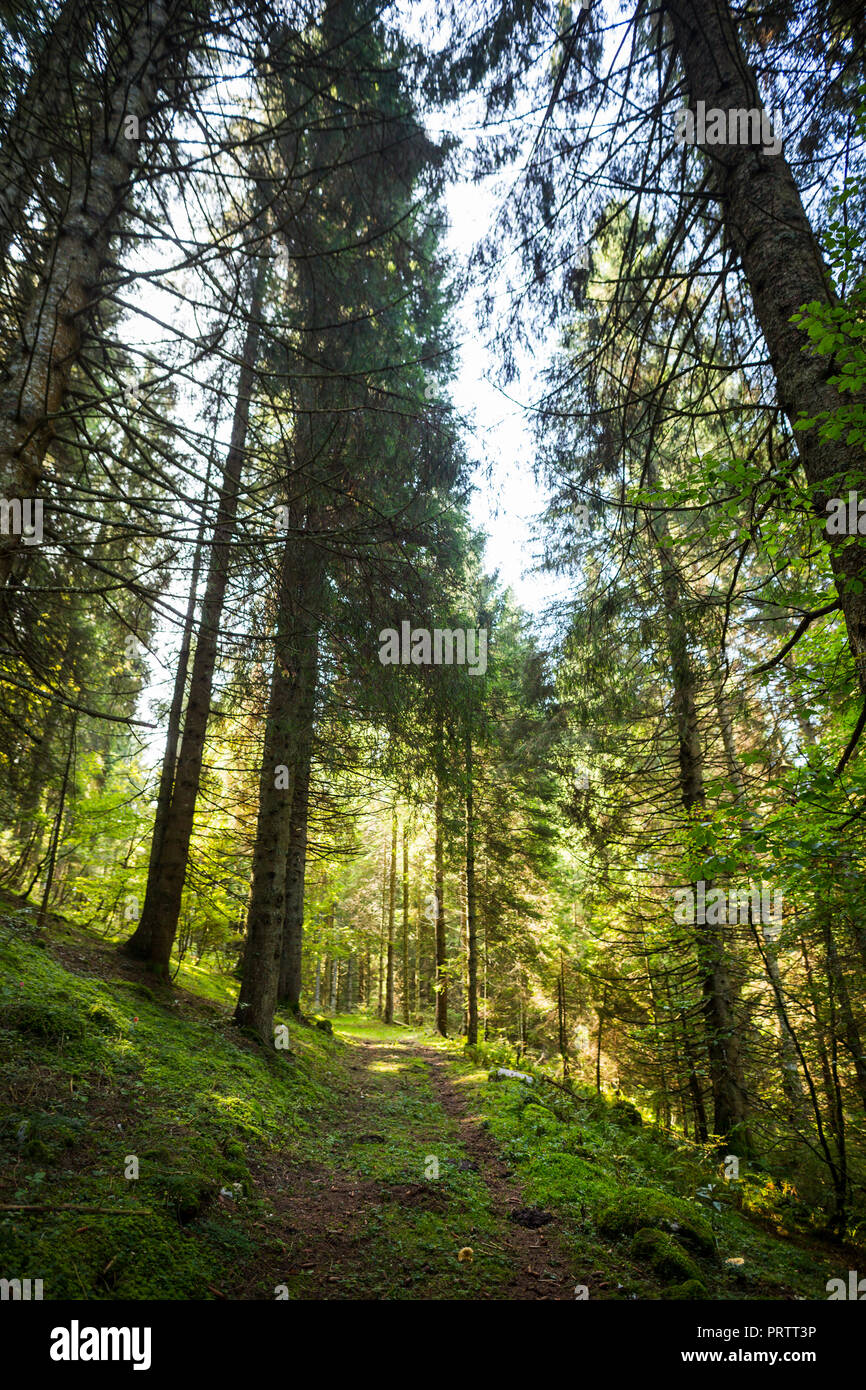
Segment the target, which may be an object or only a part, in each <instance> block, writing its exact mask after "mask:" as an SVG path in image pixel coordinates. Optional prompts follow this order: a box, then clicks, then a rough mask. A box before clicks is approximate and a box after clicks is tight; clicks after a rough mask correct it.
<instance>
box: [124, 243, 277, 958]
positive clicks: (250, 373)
mask: <svg viewBox="0 0 866 1390" xmlns="http://www.w3.org/2000/svg"><path fill="white" fill-rule="evenodd" d="M266 272H267V261H266V258H265V256H264V255H262V256H261V257H260V258H259V262H258V265H257V267H256V269H255V272H254V278H253V286H252V292H251V296H250V308H249V317H248V320H247V331H246V339H245V342H244V347H243V354H242V361H241V370H240V374H239V376H238V390H237V400H236V404H235V412H234V419H233V422H232V434H231V442H230V445H229V450H228V453H227V455H226V462H225V469H224V471H223V478H222V484H221V487H220V492H219V499H218V502H217V516H216V524H215V526H214V534H213V543H212V546H211V552H210V562H209V565H208V576H207V583H206V585H205V594H204V601H203V603H202V613H201V624H200V627H199V632H198V641H197V643H196V649H195V657H194V659H193V664H192V677H191V679H190V687H189V699H188V701H187V707H186V718H185V720H184V729H183V739H182V741H181V746H180V754H179V756H178V759H177V769H176V772H175V778H174V787H173V789H172V796H171V805H170V807H169V809H168V812H167V814H166V817H165V829H164V832H163V835H162V842H161V846H160V855H159V863H158V865H157V866H154V872H153V877H152V879H151V877H150V876H149V877H148V886H147V894H146V897H145V901H144V907H143V909H142V914H141V921H140V922H139V924H138V927H137V929H136V931H135V932H134V933H133V935H132V936H131V937H130V939H129V941H128V942H127V943H126V945H125V947H124V948H123V949H124V950H125V951H126V952H127V954H129V955H131V956H135V957H137V958H139V959H149V960H150V961H151V962H152V964H153V966H154V968H155V969H156V970H157V971H158V973H160V974H161V975H163V976H164V977H166V978H167V976H168V964H169V960H170V959H171V948H172V945H173V943H174V938H175V933H176V932H177V922H178V917H179V916H180V905H181V899H182V897H183V885H184V882H185V879H186V869H187V862H188V860H189V845H190V840H191V838H192V827H193V820H194V817H195V807H196V801H197V799H198V790H199V784H200V782H201V768H202V758H203V756H204V742H205V734H206V732H207V724H208V718H209V716H210V708H211V695H212V691H213V680H214V670H215V667H216V657H217V646H218V640H219V630H220V622H221V619H222V611H223V604H224V601H225V593H226V587H227V585H228V575H229V564H230V557H231V543H232V537H233V534H234V528H235V520H236V516H237V504H238V490H239V487H240V480H241V471H242V466H243V460H244V452H245V447H246V438H247V427H248V424H249V416H250V405H251V401H252V392H253V381H254V376H255V369H256V361H257V358H258V348H259V334H260V326H261V310H262V298H263V294H264V286H265V276H266ZM287 559H288V557H287V556H286V555H285V554H284V570H285V569H286V564H287ZM272 694H273V687H272ZM270 780H271V782H272V783H273V771H272V772H271V774H270Z"/></svg>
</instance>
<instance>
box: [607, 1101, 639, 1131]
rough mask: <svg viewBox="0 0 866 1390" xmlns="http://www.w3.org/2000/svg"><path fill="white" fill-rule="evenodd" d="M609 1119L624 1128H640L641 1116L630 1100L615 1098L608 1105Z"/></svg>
mask: <svg viewBox="0 0 866 1390" xmlns="http://www.w3.org/2000/svg"><path fill="white" fill-rule="evenodd" d="M610 1119H611V1120H612V1121H613V1123H614V1124H615V1125H620V1126H622V1127H623V1128H625V1129H640V1127H641V1125H642V1124H643V1116H642V1115H641V1113H640V1111H639V1110H638V1108H637V1106H635V1105H632V1103H631V1101H630V1100H616V1101H614V1103H613V1105H612V1106H611V1107H610Z"/></svg>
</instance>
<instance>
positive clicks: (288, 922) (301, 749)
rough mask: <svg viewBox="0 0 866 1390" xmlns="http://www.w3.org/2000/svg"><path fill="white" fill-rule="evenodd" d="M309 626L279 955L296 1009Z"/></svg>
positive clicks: (315, 641)
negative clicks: (281, 942) (281, 941)
mask: <svg viewBox="0 0 866 1390" xmlns="http://www.w3.org/2000/svg"><path fill="white" fill-rule="evenodd" d="M308 621H309V619H308ZM312 627H313V630H312V631H311V633H310V634H309V635H308V636H307V638H306V640H304V639H302V647H303V663H302V666H301V669H300V671H299V675H298V679H299V681H300V682H301V683H302V690H301V693H300V709H299V713H298V722H299V725H300V733H299V736H298V743H297V753H296V759H295V768H294V774H293V782H294V790H293V795H292V813H291V818H290V821H289V851H288V855H287V857H286V907H285V916H284V918H283V944H282V950H281V955H280V982H279V998H280V999H281V1000H283V1001H284V1002H285V1003H286V1004H288V1006H289V1007H290V1008H291V1009H293V1010H295V1011H297V1009H298V1007H299V1005H300V999H301V973H302V971H301V967H302V961H303V936H304V882H305V878H306V868H307V825H308V821H309V814H310V771H311V765H312V757H313V721H314V714H315V706H316V684H317V680H318V655H319V632H318V628H317V627H316V626H315V624H313V625H312Z"/></svg>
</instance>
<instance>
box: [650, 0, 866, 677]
mask: <svg viewBox="0 0 866 1390" xmlns="http://www.w3.org/2000/svg"><path fill="white" fill-rule="evenodd" d="M665 9H666V12H667V13H668V14H669V15H670V18H671V21H672V23H673V28H674V35H675V41H676V46H677V49H678V51H679V54H680V57H681V59H682V64H683V68H684V71H685V76H686V82H687V86H688V92H689V98H690V101H691V104H692V105H693V106H695V105H696V103H697V102H698V101H704V102H706V105H707V108H710V107H716V108H721V109H725V110H733V109H743V108H745V109H747V110H748V109H757V110H762V109H763V108H762V104H761V99H760V96H759V93H758V86H757V82H756V80H755V75H754V73H753V72H752V70H751V68H750V66H749V64H748V62H747V60H746V55H745V53H744V51H743V46H742V44H741V42H740V38H739V34H738V33H737V28H736V24H735V21H734V18H733V15H732V14H731V10H730V7H729V5H728V3H727V0H668V3H667V4H666V6H665ZM704 153H705V155H706V157H707V158H708V159H709V160H710V162H711V164H712V169H713V175H714V183H713V187H714V195H715V198H716V200H717V202H718V205H719V211H720V214H721V218H722V222H723V225H724V228H725V232H726V234H727V237H728V238H729V240H730V243H731V245H732V246H733V248H734V250H735V251H736V253H737V255H738V257H739V259H740V262H741V264H742V267H743V273H744V275H745V278H746V281H747V283H748V285H749V289H750V291H751V295H752V301H753V304H754V308H755V316H756V318H757V320H758V323H759V324H760V326H761V330H762V332H763V334H764V339H765V341H766V344H767V348H768V351H769V354H770V361H771V363H772V367H773V371H774V372H775V376H776V383H777V390H778V396H779V402H780V404H781V406H782V409H783V410H784V412H785V414H786V416H787V417H788V420H789V421H790V423H791V424H792V425H793V423H794V422H795V420H796V419H797V416H798V414H799V413H800V412H801V411H805V412H806V413H807V414H808V415H814V414H817V413H818V412H820V411H825V410H827V411H831V412H833V411H836V410H838V409H839V407H840V405H842V404H843V403H845V404H848V405H850V404H851V401H852V397H851V394H850V393H846V395H845V397H844V401H843V398H842V397H840V395H839V393H838V391H837V390H836V388H835V386H832V385H831V384H830V382H829V380H828V377H830V376H833V375H835V374H836V373H837V371H838V368H837V367H836V365H835V363H834V361H833V359H832V358H827V357H819V356H816V355H813V353H812V352H811V351H808V350H807V351H804V348H807V345H808V339H807V336H806V334H805V333H804V332H803V331H802V330H801V329H800V328H797V327H795V326H794V324H792V323H791V317H792V315H793V314H794V313H796V311H797V310H798V309H799V308H800V307H801V306H802V305H804V304H806V303H812V302H817V303H818V304H820V305H823V306H831V305H833V304H835V303H836V297H835V295H834V293H833V290H832V282H831V278H830V274H829V271H828V269H827V266H826V265H825V263H824V260H823V258H822V256H821V251H820V248H819V246H818V242H817V240H816V238H815V236H814V233H813V231H812V228H811V226H810V224H809V220H808V218H807V216H806V212H805V209H804V207H803V203H802V199H801V198H800V193H799V190H798V188H797V185H796V182H795V180H794V176H793V173H792V172H791V168H790V165H789V164H788V162H787V160H786V159H785V156H784V152H781V153H779V154H777V155H765V154H764V152H763V149H761V148H760V147H758V146H739V145H713V146H708V147H707V148H706V149H705V151H704ZM796 439H797V448H798V451H799V455H800V459H801V461H802V464H803V471H804V473H805V475H806V480H807V482H808V483H809V484H810V486H812V487H813V488H814V489H815V506H816V510H817V511H819V512H820V513H821V514H824V513H825V504H826V501H827V499H828V497H831V496H843V495H844V491H837V489H838V488H841V489H845V488H846V487H847V485H848V484H847V482H846V479H848V478H850V479H852V482H851V486H855V485H856V484H855V482H854V481H853V480H855V479H856V480H862V476H863V457H862V451H861V449H860V447H859V445H856V444H855V445H850V444H847V443H846V442H845V440H844V438H843V439H832V440H825V439H822V438H821V437H820V434H819V432H818V429H817V428H814V429H809V430H798V431H797V434H796ZM845 542H846V538H845V537H841V538H840V539H839V540H833V539H832V538H830V558H831V564H832V567H833V573H834V575H835V578H836V584H837V589H838V592H839V598H840V603H841V608H842V612H843V614H844V617H845V624H846V627H847V630H848V640H849V643H850V646H851V652H852V655H853V657H854V661H855V663H856V667H857V674H858V679H859V682H860V687H861V689H862V690H863V691H864V692H866V584H864V585H861V588H862V592H861V593H852V592H850V591H849V587H848V586H849V583H850V581H851V580H856V579H861V580H862V579H864V578H866V552H864V550H863V549H862V547H859V546H856V545H850V544H846V543H845Z"/></svg>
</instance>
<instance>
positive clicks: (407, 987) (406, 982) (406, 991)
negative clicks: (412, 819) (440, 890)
mask: <svg viewBox="0 0 866 1390" xmlns="http://www.w3.org/2000/svg"><path fill="white" fill-rule="evenodd" d="M411 992H412V982H411V979H410V976H409V822H408V820H406V821H404V822H403V991H402V996H403V1022H404V1023H408V1022H409V997H410V995H411Z"/></svg>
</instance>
